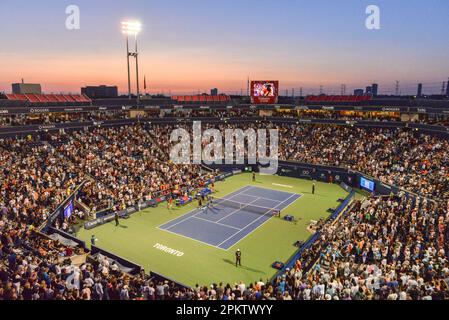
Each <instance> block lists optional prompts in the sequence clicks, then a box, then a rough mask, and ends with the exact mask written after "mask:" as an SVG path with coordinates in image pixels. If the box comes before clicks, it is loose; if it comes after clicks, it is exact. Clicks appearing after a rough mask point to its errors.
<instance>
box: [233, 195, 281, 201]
mask: <svg viewBox="0 0 449 320" xmlns="http://www.w3.org/2000/svg"><path fill="white" fill-rule="evenodd" d="M241 195H242V196H247V197H254V198H255V197H257V196H254V195H252V194H247V193H241ZM258 198H259V199H263V200H270V201H274V202H281V203H282V200H276V199H271V198H267V197H258Z"/></svg>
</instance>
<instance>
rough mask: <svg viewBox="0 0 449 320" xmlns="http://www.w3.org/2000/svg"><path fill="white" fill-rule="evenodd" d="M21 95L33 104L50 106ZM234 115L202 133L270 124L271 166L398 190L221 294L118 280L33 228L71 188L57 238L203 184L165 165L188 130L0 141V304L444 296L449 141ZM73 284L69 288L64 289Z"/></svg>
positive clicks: (114, 130)
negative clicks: (319, 169) (320, 170)
mask: <svg viewBox="0 0 449 320" xmlns="http://www.w3.org/2000/svg"><path fill="white" fill-rule="evenodd" d="M27 96H28V97H27V99H34V100H40V101H41V102H42V100H44V99H46V98H47V100H49V102H51V101H50V100H57V99H59V98H58V97H59V96H58V95H50V96H45V97H46V98H43V97H41V96H39V95H34V96H31V95H27ZM12 98H13V99H19V98H20V99H22V98H21V97H12ZM184 98H185V97H184ZM8 99H9V98H8ZM65 99H66V101H67V100H68V97H65ZM72 100H75V97H72ZM29 101H31V100H29ZM230 114H231V113H227V112H223V113H222V114H221V115H230ZM234 116H235V118H234V119H235V120H236V121H235V122H232V123H231V122H230V123H226V124H225V123H207V124H205V126H204V128H203V129H204V130H205V129H207V128H212V127H214V128H218V129H221V130H223V129H225V128H236V127H237V126H238V127H239V128H242V129H246V128H254V129H258V128H274V127H279V129H280V134H281V136H280V141H281V143H280V145H281V149H280V158H281V159H283V160H289V161H295V163H297V162H300V163H301V162H302V163H309V164H323V165H328V166H336V167H343V168H346V169H350V170H357V171H360V172H364V173H366V174H369V175H371V176H373V177H374V178H376V179H379V180H380V181H382V182H383V183H385V184H391V185H395V186H398V187H401V188H402V190H401V191H400V192H399V193H398V194H392V195H386V196H377V195H371V196H368V197H367V198H366V199H365V200H357V201H355V202H354V204H353V205H352V206H351V207H350V208H349V209H348V210H347V211H345V212H344V214H342V215H341V216H339V217H338V219H332V220H330V221H328V222H326V223H324V224H323V225H322V226H321V227H320V229H319V230H318V231H319V237H315V238H313V239H312V240H313V241H311V242H309V243H307V247H305V248H303V249H302V250H301V255H300V256H299V257H298V259H297V260H296V261H294V263H293V267H292V268H289V269H287V270H285V273H284V274H281V275H279V276H278V277H276V278H275V279H274V280H273V281H272V282H267V281H262V280H259V281H255V282H253V283H243V282H240V283H236V284H221V283H219V281H220V280H219V279H217V284H214V285H212V286H210V285H207V286H197V287H195V288H188V287H185V286H182V285H179V284H176V283H174V282H172V281H164V280H160V279H156V278H153V277H151V276H148V275H144V274H133V275H131V274H127V273H126V271H127V270H126V268H124V267H123V265H122V264H121V263H120V262H117V261H113V259H112V260H111V259H110V258H108V257H106V256H102V255H95V257H94V258H92V259H91V260H86V259H85V258H86V256H88V255H89V252H88V250H87V249H86V248H85V247H83V245H81V244H79V243H73V242H70V241H68V240H69V237H68V236H67V237H64V236H61V237H53V238H55V239H57V240H55V239H53V238H51V237H49V235H47V234H44V233H42V232H40V231H39V229H40V228H39V226H41V225H42V224H43V223H45V222H46V221H48V218H49V217H50V216H52V213H53V212H54V210H55V209H56V208H57V207H58V206H59V204H61V203H62V202H63V201H64V199H67V197H70V195H72V194H73V192H74V190H76V189H77V188H78V187H79V186H82V188H81V191H80V197H79V201H80V202H81V203H82V204H83V205H82V206H79V207H77V208H76V210H75V214H74V215H73V216H72V217H71V218H70V219H62V220H61V219H56V220H55V223H54V225H53V226H52V227H54V228H56V229H57V230H60V231H61V232H67V233H69V232H70V230H71V227H72V225H73V224H75V223H77V222H79V221H83V220H84V219H86V217H88V216H91V215H92V214H93V213H95V212H97V211H100V210H111V211H116V210H119V209H124V208H125V209H126V208H127V207H130V206H133V205H135V204H136V202H138V201H139V200H140V199H146V200H147V199H151V198H154V197H156V196H158V195H159V194H161V193H164V192H167V191H170V190H173V189H178V188H179V187H181V188H183V187H187V188H188V187H193V186H198V185H202V184H203V183H204V180H205V179H210V178H213V174H212V173H211V172H205V171H203V170H202V169H201V167H200V166H193V167H192V166H183V165H175V164H172V163H170V162H169V161H167V160H168V158H167V154H168V152H169V148H170V142H169V133H170V132H171V130H173V129H174V128H175V127H176V128H178V127H183V128H185V129H187V130H188V131H190V130H191V129H190V126H189V125H187V124H182V123H181V124H179V123H177V124H169V123H168V124H153V125H151V126H150V127H148V126H144V125H142V124H136V125H127V126H115V127H101V128H95V129H93V130H91V131H85V130H83V131H71V132H52V133H49V134H47V135H46V136H45V137H44V139H37V137H34V138H33V137H29V138H27V139H13V138H6V139H2V140H1V144H0V151H1V152H0V164H1V169H0V181H1V186H0V188H1V189H0V234H1V242H0V243H1V244H0V276H1V278H0V299H5V300H18V299H24V300H62V299H66V300H130V299H145V300H162V299H182V300H275V299H276V300H293V299H295V300H371V299H385V300H440V299H447V298H449V287H448V279H449V262H448V254H449V241H448V237H449V210H448V209H449V143H448V140H447V138H445V137H443V136H439V135H437V134H431V133H425V132H421V131H414V130H410V129H408V128H395V127H392V128H377V127H353V126H349V125H347V126H334V125H326V124H320V125H316V124H315V125H313V124H300V123H291V122H290V123H287V122H286V123H284V124H281V125H280V124H279V123H276V124H275V123H272V122H269V121H258V122H245V123H239V122H238V120H239V119H242V117H241V116H239V115H238V114H234ZM287 119H288V118H286V120H287ZM156 137H157V139H156ZM125 182H126V183H125ZM63 234H64V233H62V235H63ZM50 236H51V235H50ZM72 277H75V279H77V280H76V281H75V282H72V281H68V279H72Z"/></svg>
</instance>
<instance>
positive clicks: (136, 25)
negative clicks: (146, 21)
mask: <svg viewBox="0 0 449 320" xmlns="http://www.w3.org/2000/svg"><path fill="white" fill-rule="evenodd" d="M141 30H142V24H141V23H140V22H139V21H124V22H122V33H123V34H125V35H126V59H127V62H128V96H129V99H131V73H130V70H129V57H133V58H135V59H136V82H137V100H139V99H140V88H139V60H138V56H139V53H138V51H137V35H138V34H139V32H140V31H141ZM130 35H131V36H134V41H135V45H136V49H135V52H130V51H129V36H130Z"/></svg>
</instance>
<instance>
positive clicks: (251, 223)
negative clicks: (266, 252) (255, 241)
mask: <svg viewBox="0 0 449 320" xmlns="http://www.w3.org/2000/svg"><path fill="white" fill-rule="evenodd" d="M294 196H296V194H292V195H291V196H290V197H288V198H287V199H285V200H284V201H282V202H281V203H279V204H278V205H277V206H275V207H274V208H272V209H274V210H277V209H276V207H279V206H280V205H281V204H282V203H284V202H287V201H288V200H290V199H291V198H292V197H294ZM243 210H244V208H243ZM268 212H269V211H267V212H265V214H263V215H262V216H260V217H259V218H257V219H256V220H253V221H252V222H250V223H249V224H247V225H246V226H245V227H243V229H242V230H240V231H238V232H236V233H234V234H233V235H232V236H230V237H229V238H227V239H226V240H225V241H223V242H221V243H219V244H218V247H220V246H221V245H222V244H223V243H225V242H226V241H228V240H230V239H232V238H233V237H234V236H236V235H237V234H239V233H240V232H242V231H243V230H245V229H246V228H248V227H249V226H251V225H253V224H254V223H256V222H257V221H259V220H260V219H262V218H263V217H265V216H266V214H267V213H268ZM268 220H270V219H267V221H268ZM265 222H266V221H265ZM265 222H264V223H262V224H261V225H263V224H265ZM259 227H260V226H259ZM256 229H257V228H256ZM256 229H254V230H256ZM254 230H253V231H252V232H250V234H251V233H253V232H254ZM244 238H245V237H243V238H242V239H244ZM242 239H239V241H237V242H240V241H241V240H242ZM237 242H235V243H234V244H233V245H235V244H236V243H237ZM231 247H232V246H231Z"/></svg>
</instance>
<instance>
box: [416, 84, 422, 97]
mask: <svg viewBox="0 0 449 320" xmlns="http://www.w3.org/2000/svg"><path fill="white" fill-rule="evenodd" d="M416 96H417V97H421V96H422V83H418V92H417V94H416Z"/></svg>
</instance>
